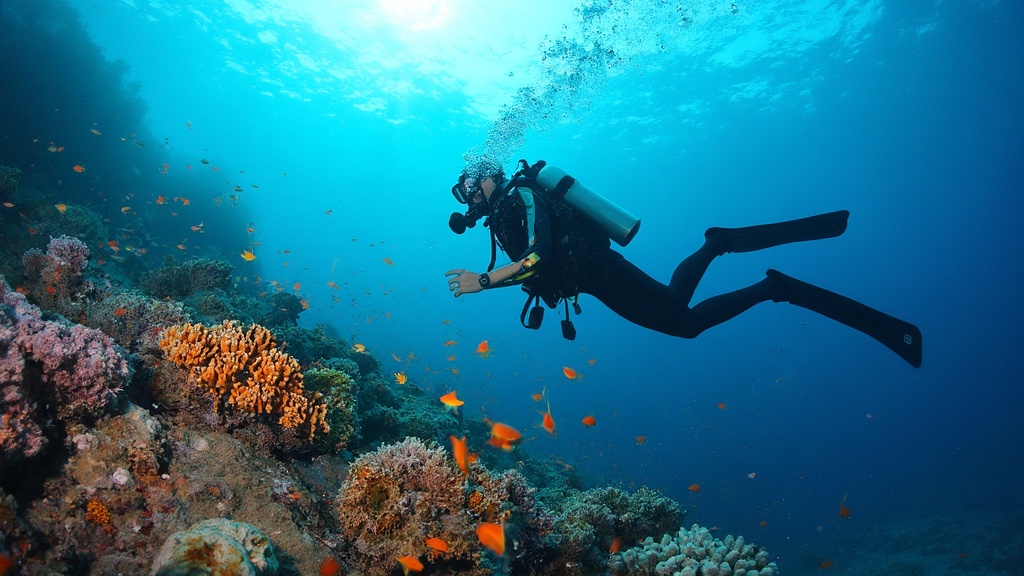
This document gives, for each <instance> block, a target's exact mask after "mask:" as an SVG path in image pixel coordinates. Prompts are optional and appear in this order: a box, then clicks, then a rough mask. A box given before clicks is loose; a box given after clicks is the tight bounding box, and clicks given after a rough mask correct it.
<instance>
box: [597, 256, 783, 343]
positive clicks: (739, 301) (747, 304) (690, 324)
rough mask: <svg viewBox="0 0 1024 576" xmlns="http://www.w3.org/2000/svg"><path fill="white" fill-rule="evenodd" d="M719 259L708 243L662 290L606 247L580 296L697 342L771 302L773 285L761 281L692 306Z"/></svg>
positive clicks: (689, 259) (643, 323) (635, 322)
mask: <svg viewBox="0 0 1024 576" xmlns="http://www.w3.org/2000/svg"><path fill="white" fill-rule="evenodd" d="M719 255H720V253H717V251H716V250H715V249H713V248H711V247H709V245H708V244H705V245H704V246H701V248H700V249H699V250H697V251H696V252H694V253H693V254H692V255H691V256H690V257H688V258H686V259H685V260H683V261H682V262H681V263H680V264H679V266H677V267H676V270H675V272H673V273H672V280H671V281H670V282H669V283H668V285H665V284H662V283H661V282H658V281H657V280H655V279H654V278H651V277H650V276H649V275H647V273H646V272H644V271H643V270H641V269H639V268H637V267H636V265H634V264H633V263H632V262H630V261H629V260H626V259H625V258H624V257H623V256H622V255H621V254H619V253H618V252H616V251H614V250H612V249H610V248H608V249H606V250H604V251H603V252H602V253H600V254H598V255H597V256H596V257H595V258H594V259H593V260H592V261H591V264H590V266H588V269H587V270H586V271H584V274H583V277H582V279H581V282H580V286H579V288H580V292H583V293H586V294H591V295H593V296H594V297H596V298H597V299H598V300H600V301H601V302H602V303H603V304H604V305H605V306H607V307H608V308H610V309H611V310H612V311H613V312H615V313H616V314H618V315H619V316H622V317H623V318H625V319H626V320H629V321H630V322H632V323H634V324H638V325H640V326H643V327H644V328H649V329H651V330H657V331H658V332H662V333H664V334H669V335H672V336H679V337H681V338H696V337H697V336H698V335H699V334H700V333H701V332H703V331H705V330H707V329H708V328H711V327H712V326H717V325H718V324H721V323H722V322H725V321H726V320H729V319H731V318H734V317H736V316H737V315H739V314H740V313H742V312H744V311H746V310H748V309H750V308H751V307H752V306H754V305H756V304H759V303H761V302H765V301H767V300H771V299H772V293H771V285H770V283H769V282H768V280H767V279H765V280H762V281H760V282H758V283H756V284H754V285H752V286H748V287H747V288H742V289H740V290H736V291H733V292H729V293H727V294H722V295H719V296H713V297H711V298H708V299H706V300H704V301H702V302H700V303H699V304H697V305H696V306H693V307H690V301H691V300H692V299H693V292H694V291H695V290H696V289H697V284H699V283H700V280H701V278H702V277H703V276H704V272H705V271H707V269H708V265H709V264H711V261H712V260H713V259H714V258H715V257H716V256H719Z"/></svg>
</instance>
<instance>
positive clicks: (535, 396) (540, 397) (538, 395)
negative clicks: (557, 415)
mask: <svg viewBox="0 0 1024 576" xmlns="http://www.w3.org/2000/svg"><path fill="white" fill-rule="evenodd" d="M547 393H548V387H547V386H545V387H544V389H543V390H541V391H540V392H534V393H533V394H530V397H531V398H533V401H534V402H540V401H541V400H543V399H544V395H545V394H547Z"/></svg>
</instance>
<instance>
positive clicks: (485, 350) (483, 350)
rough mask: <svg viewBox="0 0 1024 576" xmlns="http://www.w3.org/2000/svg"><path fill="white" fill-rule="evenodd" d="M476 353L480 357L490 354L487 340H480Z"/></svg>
mask: <svg viewBox="0 0 1024 576" xmlns="http://www.w3.org/2000/svg"><path fill="white" fill-rule="evenodd" d="M476 353H477V354H478V355H479V356H480V357H481V358H487V357H488V356H490V355H491V347H490V346H488V345H487V340H484V341H482V342H480V344H478V345H477V347H476Z"/></svg>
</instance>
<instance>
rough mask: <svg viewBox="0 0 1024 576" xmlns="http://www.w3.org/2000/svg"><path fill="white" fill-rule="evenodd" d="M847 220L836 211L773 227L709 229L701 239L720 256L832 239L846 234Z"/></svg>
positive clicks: (847, 216)
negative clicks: (710, 244) (794, 243)
mask: <svg viewBox="0 0 1024 576" xmlns="http://www.w3.org/2000/svg"><path fill="white" fill-rule="evenodd" d="M849 217H850V211H849V210H839V211H836V212H828V213H825V214H818V215H817V216H808V217H807V218H799V219H797V220H787V221H785V222H776V223H774V224H759V225H757V226H746V227H744V228H718V227H715V228H708V229H707V231H705V232H704V238H705V239H706V240H707V241H708V242H709V243H712V245H713V246H715V248H717V251H718V253H719V254H725V253H726V252H753V251H755V250H763V249H765V248H771V247H772V246H779V245H780V244H789V243H791V242H805V241H807V240H821V239H823V238H834V237H836V236H839V235H840V234H842V233H843V232H845V231H846V221H847V219H848V218H849Z"/></svg>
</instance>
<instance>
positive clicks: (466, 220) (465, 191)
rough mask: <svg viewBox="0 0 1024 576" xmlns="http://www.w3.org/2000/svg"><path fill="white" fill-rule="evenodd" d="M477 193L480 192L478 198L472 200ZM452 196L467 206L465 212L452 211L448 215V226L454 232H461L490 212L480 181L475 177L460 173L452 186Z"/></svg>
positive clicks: (474, 224)
mask: <svg viewBox="0 0 1024 576" xmlns="http://www.w3.org/2000/svg"><path fill="white" fill-rule="evenodd" d="M477 194H480V199H479V200H474V198H476V196H477ZM452 196H454V197H455V199H456V200H458V201H459V203H460V204H465V205H467V206H469V209H468V210H466V213H465V214H460V213H458V212H452V215H451V216H449V217H448V227H449V228H451V230H452V232H455V233H456V234H462V233H464V232H465V231H466V229H467V228H472V227H474V226H476V221H477V220H479V219H481V218H483V217H484V216H487V214H488V212H490V208H489V206H488V205H487V200H486V199H484V197H483V190H482V189H481V187H480V182H479V181H477V179H476V178H471V177H469V176H467V175H466V174H462V176H460V177H459V181H458V182H457V183H456V184H455V185H454V186H452Z"/></svg>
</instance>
